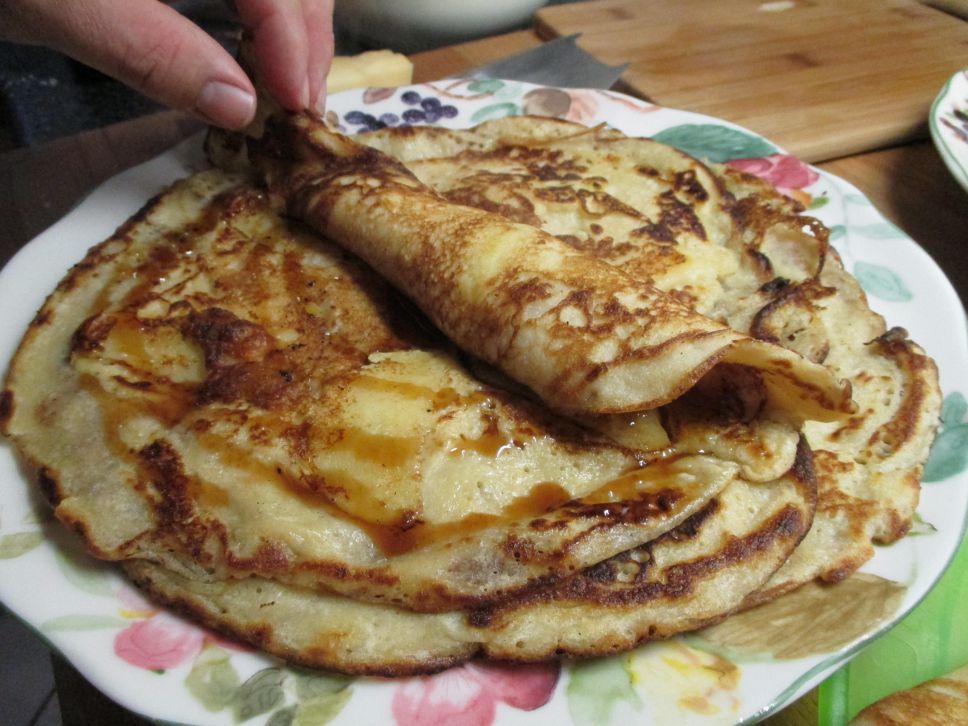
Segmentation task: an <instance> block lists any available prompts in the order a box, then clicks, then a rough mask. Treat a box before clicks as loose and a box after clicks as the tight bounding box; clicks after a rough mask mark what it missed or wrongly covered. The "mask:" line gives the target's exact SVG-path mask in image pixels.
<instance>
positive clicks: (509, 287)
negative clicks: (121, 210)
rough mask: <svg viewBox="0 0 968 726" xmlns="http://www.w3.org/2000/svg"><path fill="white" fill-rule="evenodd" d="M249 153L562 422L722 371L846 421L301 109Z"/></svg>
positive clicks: (617, 272)
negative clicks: (758, 381)
mask: <svg viewBox="0 0 968 726" xmlns="http://www.w3.org/2000/svg"><path fill="white" fill-rule="evenodd" d="M250 155H251V158H252V159H253V161H254V162H255V164H256V166H257V168H258V169H259V170H260V172H261V173H262V174H263V175H264V177H265V179H266V181H267V183H268V186H269V189H270V193H271V195H272V197H273V199H274V200H275V201H276V202H277V203H278V204H280V205H282V206H283V207H284V208H285V210H286V212H287V213H288V214H289V215H291V216H294V217H296V218H298V219H300V220H302V221H303V222H305V223H307V224H308V225H309V226H311V227H312V228H314V229H315V230H316V231H318V232H319V233H321V234H323V235H325V236H327V237H329V238H331V239H333V240H334V241H336V242H337V243H339V244H341V245H342V246H344V247H345V248H347V249H348V250H350V251H351V252H353V253H355V254H356V255H358V256H359V257H361V258H362V259H363V260H365V261H366V262H367V263H368V264H369V265H370V266H371V267H373V268H374V269H375V270H376V271H377V272H378V273H380V274H381V275H382V276H384V277H386V278H387V279H388V280H390V281H391V282H392V283H393V284H394V285H395V286H396V287H397V288H398V289H400V290H401V291H402V292H404V293H405V294H406V295H407V296H408V297H409V298H410V299H411V300H412V301H413V302H415V303H416V304H417V305H418V306H419V307H420V308H421V309H422V310H423V311H424V313H425V314H427V315H428V317H430V318H431V320H432V321H433V322H434V323H435V324H436V325H437V326H438V327H439V328H440V329H441V330H442V331H443V332H444V333H445V334H446V335H447V336H448V337H450V338H451V340H453V341H454V342H455V343H456V344H457V345H458V346H460V347H461V348H462V349H464V350H465V351H467V352H470V353H471V354H473V355H475V356H477V357H479V358H482V359H483V360H485V361H487V362H488V363H490V364H492V365H494V366H496V367H497V368H499V369H500V370H502V371H503V372H504V373H505V374H507V375H508V376H510V377H511V378H513V379H514V380H516V381H518V382H520V383H522V384H524V385H525V386H527V387H529V388H530V389H531V390H532V391H534V392H535V393H536V394H537V395H538V396H539V397H540V398H541V399H542V400H543V401H544V402H545V403H546V404H547V405H548V406H550V407H551V408H553V409H555V410H557V411H559V412H562V413H566V414H571V415H589V414H603V413H622V412H632V411H641V410H646V409H652V408H656V407H658V406H661V405H664V404H666V403H669V402H670V401H673V400H675V399H677V398H678V397H680V396H681V395H682V394H683V393H685V392H686V391H687V390H689V389H690V388H692V387H693V386H694V385H695V384H696V383H697V382H698V381H699V380H700V379H701V378H702V377H703V376H704V375H705V374H707V373H708V372H709V371H710V370H711V369H713V368H714V367H716V366H717V365H718V364H721V363H735V364H741V365H745V366H750V367H752V368H755V369H756V370H758V371H759V373H760V375H761V377H762V380H763V383H764V385H765V389H766V392H767V396H768V397H769V399H770V401H771V402H772V405H773V407H774V408H778V409H781V410H784V411H786V412H787V413H788V414H789V415H790V417H791V418H793V419H796V420H808V419H816V420H832V419H837V418H840V417H841V416H842V414H843V413H844V412H847V411H849V410H850V407H851V400H850V389H849V385H847V384H845V383H843V382H841V381H839V380H838V379H836V378H835V377H834V376H833V375H832V374H831V373H830V371H829V370H827V369H826V368H824V367H823V366H822V365H819V364H816V363H813V362H811V361H809V360H807V359H805V358H803V357H801V356H799V355H798V354H796V353H794V352H792V351H789V350H786V349H784V348H781V347H780V346H777V345H774V344H772V343H769V342H764V341H760V340H755V339H753V338H751V337H748V336H745V335H743V334H741V333H738V332H736V331H735V330H732V329H731V328H730V327H728V326H727V325H725V324H723V323H720V322H718V321H716V320H713V319H711V318H708V317H705V316H703V315H700V314H699V313H697V312H695V311H694V310H692V309H691V308H690V307H689V306H688V305H687V304H685V303H683V302H681V301H679V300H678V299H677V298H676V297H675V295H673V294H670V293H667V292H664V291H662V290H660V289H658V288H657V287H655V286H653V285H651V284H649V283H648V282H644V281H642V280H641V279H634V278H632V277H631V276H629V275H627V274H626V273H624V272H623V271H622V270H621V269H618V268H616V267H613V266H611V265H609V264H607V263H605V262H602V261H601V260H598V259H595V258H593V257H590V256H588V255H585V254H583V253H582V252H580V251H578V250H575V249H573V248H572V247H570V246H569V245H568V244H566V243H565V242H564V241H562V240H560V239H558V238H557V237H555V236H553V235H550V234H548V233H546V232H543V231H541V230H539V229H537V228H535V227H532V226H530V225H526V224H520V223H516V222H514V221H511V220H509V219H507V218H505V217H502V216H500V215H497V214H494V213H491V212H489V211H485V210H480V209H474V208H471V207H466V206H463V205H459V204H455V203H452V202H449V201H447V200H445V199H444V198H442V197H441V196H440V195H438V194H437V193H435V192H434V191H433V190H431V189H430V188H428V187H427V186H425V185H424V184H422V183H421V182H420V181H418V180H417V179H416V177H415V176H414V175H413V174H412V173H411V172H410V171H409V170H408V169H407V168H406V167H405V166H403V164H401V163H400V162H399V161H397V160H395V159H393V158H392V157H389V156H387V155H385V154H383V153H381V152H379V151H377V150H375V149H372V148H369V147H366V146H363V145H361V144H358V143H356V142H354V141H353V140H351V139H349V138H347V137H346V136H344V135H341V134H339V133H336V132H333V131H331V130H329V129H328V128H327V127H326V126H325V125H324V124H323V123H322V122H321V121H319V120H317V119H315V118H313V117H311V116H310V115H308V114H302V115H288V116H282V117H277V118H273V119H270V120H269V122H268V123H267V125H266V129H265V133H264V135H263V136H262V138H261V139H260V140H250Z"/></svg>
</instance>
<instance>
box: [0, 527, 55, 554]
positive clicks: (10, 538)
mask: <svg viewBox="0 0 968 726" xmlns="http://www.w3.org/2000/svg"><path fill="white" fill-rule="evenodd" d="M43 541H44V534H43V533H42V532H16V533H14V534H5V535H3V536H2V537H0V560H12V559H13V558H14V557H20V555H25V554H27V553H28V552H30V550H32V549H33V548H34V547H36V546H37V545H39V544H40V543H41V542H43Z"/></svg>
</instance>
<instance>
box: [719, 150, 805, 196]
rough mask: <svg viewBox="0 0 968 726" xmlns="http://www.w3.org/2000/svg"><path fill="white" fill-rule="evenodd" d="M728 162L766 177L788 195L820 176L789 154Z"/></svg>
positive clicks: (748, 171) (732, 165) (740, 168)
mask: <svg viewBox="0 0 968 726" xmlns="http://www.w3.org/2000/svg"><path fill="white" fill-rule="evenodd" d="M726 164H727V165H728V166H730V167H732V168H733V169H738V170H739V171H745V172H746V173H747V174H753V175H754V176H758V177H760V178H761V179H765V180H766V181H768V182H770V183H771V184H773V185H774V186H775V187H777V188H778V189H779V190H780V191H781V192H783V193H785V194H788V195H789V192H790V191H791V190H793V189H803V188H804V187H808V186H810V185H811V184H813V183H814V182H815V181H817V179H819V178H820V175H819V174H817V172H815V171H814V170H813V169H811V168H810V167H809V166H807V165H806V164H804V163H803V162H802V161H800V160H799V159H798V158H797V157H795V156H790V155H789V154H770V155H769V156H762V157H760V158H757V159H733V160H732V161H727V162H726Z"/></svg>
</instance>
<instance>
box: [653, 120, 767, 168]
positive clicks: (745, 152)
mask: <svg viewBox="0 0 968 726" xmlns="http://www.w3.org/2000/svg"><path fill="white" fill-rule="evenodd" d="M653 138H654V139H655V140H656V141H660V142H662V143H663V144H669V146H675V147H676V148H677V149H680V150H682V151H685V152H686V153H687V154H691V155H692V156H695V157H697V158H699V159H706V160H707V161H711V162H715V163H722V162H724V161H729V160H730V159H755V158H757V157H760V156H769V155H770V154H775V153H776V151H777V149H776V147H775V146H773V144H771V143H770V142H769V141H767V140H766V139H762V138H760V137H759V136H754V135H753V134H749V133H746V132H745V131H739V130H737V129H731V128H729V127H728V126H720V125H719V124H683V125H681V126H673V127H671V128H668V129H665V130H664V131H660V132H659V133H657V134H656V135H655V136H654V137H653Z"/></svg>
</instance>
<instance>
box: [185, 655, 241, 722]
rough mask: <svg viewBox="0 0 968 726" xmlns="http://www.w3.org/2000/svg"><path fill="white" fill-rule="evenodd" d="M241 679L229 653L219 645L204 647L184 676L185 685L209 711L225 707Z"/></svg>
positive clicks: (233, 696) (236, 690)
mask: <svg viewBox="0 0 968 726" xmlns="http://www.w3.org/2000/svg"><path fill="white" fill-rule="evenodd" d="M240 683H241V679H240V678H239V674H238V672H237V671H236V670H235V666H233V665H232V661H231V660H230V659H229V654H228V653H227V652H226V651H224V650H222V649H221V648H219V647H215V646H210V647H208V648H205V649H204V650H203V651H202V652H201V653H200V654H199V656H198V657H197V658H196V659H195V662H194V663H193V664H192V670H191V672H190V673H189V674H188V675H187V676H185V686H186V687H187V688H188V691H189V693H191V694H192V695H193V696H195V698H197V699H198V701H199V703H201V704H202V706H204V707H205V708H206V709H208V710H209V711H221V710H222V709H223V708H227V707H228V706H229V705H230V704H231V703H232V701H233V699H234V698H235V696H236V693H237V692H238V690H239V684H240Z"/></svg>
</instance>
